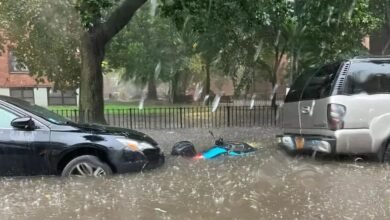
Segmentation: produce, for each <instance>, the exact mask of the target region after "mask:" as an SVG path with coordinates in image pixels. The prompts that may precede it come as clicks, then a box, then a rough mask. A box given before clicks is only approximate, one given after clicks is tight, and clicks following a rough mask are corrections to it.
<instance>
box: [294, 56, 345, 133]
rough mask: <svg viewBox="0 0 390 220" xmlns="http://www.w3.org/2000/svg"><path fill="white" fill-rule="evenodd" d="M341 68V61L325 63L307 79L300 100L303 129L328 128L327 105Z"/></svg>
mask: <svg viewBox="0 0 390 220" xmlns="http://www.w3.org/2000/svg"><path fill="white" fill-rule="evenodd" d="M339 68H340V63H332V64H328V65H325V66H323V67H321V68H320V69H319V70H318V71H317V72H316V73H315V74H314V75H313V77H311V78H310V79H309V80H308V81H307V83H306V85H305V87H304V90H303V93H302V96H301V100H300V102H299V114H300V117H299V118H300V124H301V129H302V130H304V129H326V128H327V126H328V122H327V106H328V104H329V97H330V96H331V94H332V88H333V85H334V84H335V81H336V76H337V73H338V71H339ZM302 130H301V131H302Z"/></svg>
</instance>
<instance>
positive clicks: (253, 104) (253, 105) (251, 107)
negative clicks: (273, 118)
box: [249, 94, 256, 110]
mask: <svg viewBox="0 0 390 220" xmlns="http://www.w3.org/2000/svg"><path fill="white" fill-rule="evenodd" d="M255 99H256V95H255V94H253V95H252V99H251V104H250V107H249V108H250V110H252V109H253V108H254V107H255Z"/></svg>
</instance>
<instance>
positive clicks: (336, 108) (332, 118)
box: [328, 104, 347, 131]
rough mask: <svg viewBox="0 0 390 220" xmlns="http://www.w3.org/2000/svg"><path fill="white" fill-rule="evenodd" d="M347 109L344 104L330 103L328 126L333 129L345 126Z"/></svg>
mask: <svg viewBox="0 0 390 220" xmlns="http://www.w3.org/2000/svg"><path fill="white" fill-rule="evenodd" d="M346 113H347V109H346V108H345V106H344V105H340V104H329V105H328V126H329V129H331V130H334V131H335V130H339V129H343V128H344V116H345V114H346Z"/></svg>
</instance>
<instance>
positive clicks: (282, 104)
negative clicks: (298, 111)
mask: <svg viewBox="0 0 390 220" xmlns="http://www.w3.org/2000/svg"><path fill="white" fill-rule="evenodd" d="M283 106H284V103H283V102H282V103H280V104H279V106H278V111H276V115H275V119H276V121H279V117H280V109H282V108H283Z"/></svg>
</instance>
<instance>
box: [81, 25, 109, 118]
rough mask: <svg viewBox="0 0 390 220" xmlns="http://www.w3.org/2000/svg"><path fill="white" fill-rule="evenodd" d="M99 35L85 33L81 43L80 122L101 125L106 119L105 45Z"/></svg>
mask: <svg viewBox="0 0 390 220" xmlns="http://www.w3.org/2000/svg"><path fill="white" fill-rule="evenodd" d="M98 36H99V35H97V34H96V33H93V32H87V33H84V34H83V36H82V41H81V60H82V64H81V65H82V66H81V79H80V81H81V85H80V116H79V117H80V118H79V120H80V122H81V123H101V124H105V123H106V120H105V119H104V100H103V74H102V62H103V59H104V45H103V44H102V43H101V42H99V37H98Z"/></svg>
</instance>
